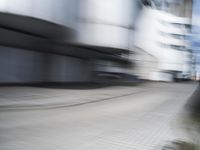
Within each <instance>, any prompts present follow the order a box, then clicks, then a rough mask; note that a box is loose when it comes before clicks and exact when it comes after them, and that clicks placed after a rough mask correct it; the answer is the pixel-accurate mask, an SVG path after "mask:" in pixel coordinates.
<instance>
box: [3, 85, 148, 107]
mask: <svg viewBox="0 0 200 150" xmlns="http://www.w3.org/2000/svg"><path fill="white" fill-rule="evenodd" d="M144 90H145V89H144V88H142V87H140V86H107V87H99V88H89V89H87V88H86V89H79V88H78V89H73V88H72V89H70V88H69V87H68V88H67V89H65V88H64V87H62V88H59V87H30V86H27V87H26V86H14V87H11V86H10V87H0V110H7V109H42V108H57V107H70V106H76V105H82V104H86V103H92V102H98V101H104V100H109V99H113V98H117V97H123V96H128V95H132V94H135V93H140V92H143V91H144Z"/></svg>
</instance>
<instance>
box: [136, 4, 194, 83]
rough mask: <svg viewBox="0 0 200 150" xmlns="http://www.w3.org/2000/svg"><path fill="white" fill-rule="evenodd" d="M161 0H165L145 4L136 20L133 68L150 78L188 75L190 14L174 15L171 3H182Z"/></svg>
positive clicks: (139, 74)
mask: <svg viewBox="0 0 200 150" xmlns="http://www.w3.org/2000/svg"><path fill="white" fill-rule="evenodd" d="M163 2H167V1H160V3H158V1H157V3H154V7H153V8H152V7H146V8H144V9H143V12H142V13H141V16H140V19H139V20H138V24H137V26H136V29H137V30H136V32H135V38H134V45H135V49H134V52H135V54H134V55H133V59H134V60H135V62H136V67H135V72H136V74H137V75H138V76H140V77H141V78H143V79H149V80H158V81H174V80H176V79H190V78H191V75H192V51H191V47H190V44H189V40H188V36H189V35H190V33H191V30H190V29H191V18H190V17H180V16H177V14H178V10H177V12H176V13H175V12H174V11H171V10H174V9H172V6H173V7H175V6H176V4H180V5H181V4H182V3H180V1H179V3H178V1H176V2H175V4H174V3H172V2H171V3H169V1H168V3H164V4H163ZM173 4H174V5H173ZM184 4H185V3H184ZM186 5H187V4H186ZM178 6H179V5H178ZM178 6H177V7H178ZM187 6H188V5H187ZM179 7H180V6H179ZM180 10H181V11H182V9H180ZM186 12H187V11H186ZM189 12H190V10H189ZM185 14H189V13H185Z"/></svg>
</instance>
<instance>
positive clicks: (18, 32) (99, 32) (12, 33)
mask: <svg viewBox="0 0 200 150" xmlns="http://www.w3.org/2000/svg"><path fill="white" fill-rule="evenodd" d="M142 5H143V4H142V1H140V0H109V1H108V0H56V1H55V0H42V1H40V0H1V3H0V50H1V51H0V53H1V54H0V70H1V73H0V83H30V82H36V83H37V82H91V81H96V80H101V78H102V76H104V78H107V77H108V74H109V76H112V75H113V77H114V78H115V77H116V76H117V78H121V77H120V75H121V74H127V73H128V68H129V66H130V65H131V62H130V61H129V59H128V54H129V53H130V49H131V48H130V45H131V44H130V43H132V39H133V38H132V35H133V34H132V33H133V31H134V29H135V21H136V19H137V16H138V14H139V13H140V11H141V9H142Z"/></svg>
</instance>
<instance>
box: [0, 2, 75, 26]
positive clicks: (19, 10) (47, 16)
mask: <svg viewBox="0 0 200 150" xmlns="http://www.w3.org/2000/svg"><path fill="white" fill-rule="evenodd" d="M76 4H77V0H1V1H0V12H6V13H12V14H18V15H23V16H29V17H34V18H39V19H43V20H46V21H50V22H53V23H57V24H60V25H65V26H68V27H73V26H74V21H75V16H76V11H77V9H76V7H77V5H76Z"/></svg>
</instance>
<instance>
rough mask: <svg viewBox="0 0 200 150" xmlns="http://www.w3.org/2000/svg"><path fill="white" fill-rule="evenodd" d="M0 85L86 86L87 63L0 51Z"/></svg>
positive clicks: (70, 58)
mask: <svg viewBox="0 0 200 150" xmlns="http://www.w3.org/2000/svg"><path fill="white" fill-rule="evenodd" d="M0 51H1V55H0V70H1V73H0V83H29V82H31V83H32V82H87V81H90V73H91V72H90V65H89V64H88V63H87V61H86V60H82V59H78V58H73V57H68V56H59V55H53V54H45V53H39V52H34V51H29V50H21V49H15V48H8V47H0Z"/></svg>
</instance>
